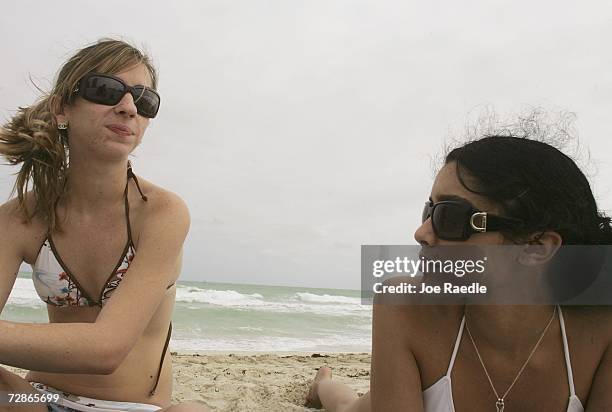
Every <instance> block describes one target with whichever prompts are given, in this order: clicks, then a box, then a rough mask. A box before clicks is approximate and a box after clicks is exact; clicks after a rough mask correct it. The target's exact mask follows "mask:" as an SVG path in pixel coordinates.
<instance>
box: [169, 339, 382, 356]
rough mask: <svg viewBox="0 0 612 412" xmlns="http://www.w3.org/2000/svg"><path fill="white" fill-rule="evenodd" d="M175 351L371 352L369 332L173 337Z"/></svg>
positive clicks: (171, 343)
mask: <svg viewBox="0 0 612 412" xmlns="http://www.w3.org/2000/svg"><path fill="white" fill-rule="evenodd" d="M170 349H171V350H176V351H222V352H231V351H238V352H240V351H244V352H311V351H312V352H317V351H320V352H370V351H371V350H372V341H371V338H370V337H369V336H341V335H329V336H323V337H318V338H302V337H295V338H294V337H274V336H262V337H257V338H253V339H235V338H217V339H214V338H191V337H180V336H177V337H173V338H172V339H171V340H170Z"/></svg>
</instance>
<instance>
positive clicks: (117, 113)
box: [0, 39, 205, 412]
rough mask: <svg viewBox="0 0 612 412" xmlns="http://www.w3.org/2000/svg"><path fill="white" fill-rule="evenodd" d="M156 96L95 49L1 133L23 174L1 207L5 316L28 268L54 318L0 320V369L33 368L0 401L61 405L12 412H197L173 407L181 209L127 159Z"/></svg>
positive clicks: (135, 55)
mask: <svg viewBox="0 0 612 412" xmlns="http://www.w3.org/2000/svg"><path fill="white" fill-rule="evenodd" d="M156 88H157V76H156V71H155V68H154V67H153V65H152V63H151V61H150V59H149V58H148V57H147V56H146V55H144V54H143V53H141V52H140V51H139V50H138V49H136V48H134V47H133V46H131V45H129V44H127V43H125V42H123V41H118V40H112V39H108V40H101V41H99V42H97V43H95V44H93V45H91V46H88V47H85V48H83V49H81V50H79V51H78V52H76V53H75V54H74V55H73V56H72V57H71V58H70V59H69V60H68V61H67V62H66V63H65V64H64V65H63V67H62V68H61V70H60V71H59V74H58V76H57V80H56V82H55V85H54V87H53V89H52V90H51V92H50V93H49V94H48V95H45V96H42V97H41V99H40V100H39V101H38V102H36V103H35V104H34V105H32V106H30V107H26V108H20V109H19V111H18V112H17V114H16V115H15V116H14V117H13V118H12V119H10V120H9V121H8V123H7V124H6V125H4V127H3V128H2V129H0V153H1V154H2V155H4V156H5V158H6V159H7V160H8V161H9V162H10V163H11V164H15V165H17V164H21V170H20V171H19V174H18V175H17V181H16V183H15V189H16V192H17V195H18V196H17V198H15V199H12V200H10V201H9V202H7V203H5V204H4V205H2V206H1V207H0V227H2V231H0V310H1V309H2V308H3V307H4V305H5V304H6V301H7V299H8V296H9V294H10V292H11V289H12V287H13V284H14V282H15V278H16V274H17V272H18V270H19V267H20V265H21V264H22V262H26V263H28V264H30V265H31V266H32V269H33V281H34V286H35V288H36V291H37V293H38V294H39V296H40V298H41V299H42V300H43V301H44V302H45V303H46V307H47V311H48V315H49V321H50V323H49V324H27V323H14V322H8V321H1V322H0V364H5V365H10V366H14V367H19V368H23V369H28V370H29V373H28V374H27V376H26V378H25V379H22V378H21V377H19V376H17V375H15V374H13V373H10V372H8V371H7V370H5V369H3V368H0V391H8V392H11V393H31V394H48V395H53V399H55V397H56V396H57V397H58V398H59V399H58V400H57V401H55V402H49V403H47V404H45V403H36V404H29V405H23V404H21V405H20V404H19V403H11V404H9V405H8V406H7V405H6V404H5V405H4V407H8V408H9V409H8V410H11V411H17V410H27V411H47V410H49V411H98V410H104V411H111V410H112V411H115V410H116V411H159V410H161V411H172V412H177V411H203V410H205V408H204V407H203V406H200V405H198V404H195V403H189V404H187V403H185V404H180V405H171V402H170V399H171V395H172V366H171V361H172V359H171V356H170V354H169V353H168V342H169V339H170V334H171V317H172V310H173V306H174V299H175V286H174V285H175V283H176V280H177V278H178V276H179V273H180V269H181V251H182V246H183V242H184V240H185V237H186V235H187V231H188V229H189V212H188V210H187V207H186V205H185V203H184V202H183V201H182V200H181V199H180V198H179V197H178V196H177V195H175V194H173V193H171V192H169V191H167V190H164V189H162V188H161V187H158V186H156V185H154V184H153V183H150V182H147V181H146V180H144V179H137V177H136V175H135V174H134V172H133V171H132V169H131V166H130V164H129V161H128V156H129V155H130V153H132V151H133V150H134V149H135V148H136V147H137V146H138V145H139V144H140V143H141V141H142V139H143V136H144V134H145V131H146V130H147V126H148V125H149V122H150V121H151V119H152V118H154V117H155V116H156V115H157V112H158V109H159V106H160V96H159V94H158V93H157V91H156ZM29 183H30V184H31V190H30V191H28V188H29V187H30V186H29ZM2 407H3V406H2V405H0V409H2Z"/></svg>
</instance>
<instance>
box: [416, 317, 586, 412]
mask: <svg viewBox="0 0 612 412" xmlns="http://www.w3.org/2000/svg"><path fill="white" fill-rule="evenodd" d="M557 310H558V312H559V324H560V325H561V336H562V337H563V352H564V354H565V365H566V369H567V380H568V382H569V389H570V396H569V404H568V405H567V412H584V407H583V406H582V402H580V399H579V398H578V396H576V391H575V389H574V375H573V373H572V363H571V362H570V355H569V347H568V345H567V335H566V334H565V321H564V320H563V313H562V312H561V308H560V307H559V306H557ZM464 325H465V316H464V317H463V319H461V326H459V333H458V334H457V340H456V341H455V348H454V349H453V354H452V356H451V360H450V363H449V365H448V370H447V371H446V375H444V376H443V377H442V378H440V379H439V380H438V381H437V382H436V383H434V384H433V385H431V386H430V387H429V388H427V389H425V390H424V391H423V405H424V406H425V412H455V405H454V403H453V390H452V381H451V371H452V370H453V365H454V364H455V357H456V356H457V351H458V350H459V343H460V342H461V336H462V335H463V327H464Z"/></svg>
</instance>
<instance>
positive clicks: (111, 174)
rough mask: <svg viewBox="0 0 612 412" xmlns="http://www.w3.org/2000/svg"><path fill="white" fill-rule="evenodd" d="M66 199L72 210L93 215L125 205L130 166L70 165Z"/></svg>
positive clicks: (90, 163)
mask: <svg viewBox="0 0 612 412" xmlns="http://www.w3.org/2000/svg"><path fill="white" fill-rule="evenodd" d="M68 176H69V177H68V182H67V191H66V199H64V200H65V201H67V202H68V203H69V204H70V208H71V210H73V211H75V212H82V213H90V212H94V213H95V212H96V211H98V210H101V209H102V210H104V209H106V208H108V207H112V206H114V205H115V204H117V202H118V201H122V199H123V193H124V190H125V185H126V182H127V162H126V161H125V160H122V161H118V162H114V163H110V162H108V161H105V162H95V161H94V162H92V161H89V162H79V161H76V160H75V161H71V162H70V168H69V171H68Z"/></svg>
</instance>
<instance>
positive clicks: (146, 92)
mask: <svg viewBox="0 0 612 412" xmlns="http://www.w3.org/2000/svg"><path fill="white" fill-rule="evenodd" d="M132 95H133V96H134V104H135V105H136V109H138V114H140V115H141V116H144V117H149V118H152V117H155V115H156V114H157V111H158V110H159V100H160V99H159V95H158V94H157V93H155V92H154V91H153V90H150V89H147V88H146V87H143V86H135V87H134V89H133V90H132Z"/></svg>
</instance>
